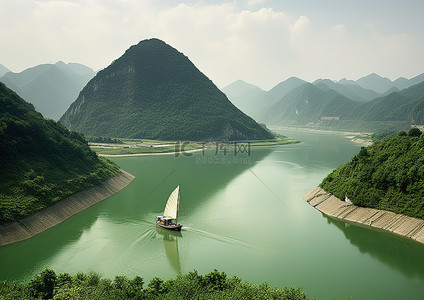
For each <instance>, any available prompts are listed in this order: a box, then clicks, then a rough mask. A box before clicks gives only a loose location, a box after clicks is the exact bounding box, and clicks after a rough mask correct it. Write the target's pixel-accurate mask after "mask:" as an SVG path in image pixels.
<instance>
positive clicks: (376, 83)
mask: <svg viewBox="0 0 424 300" xmlns="http://www.w3.org/2000/svg"><path fill="white" fill-rule="evenodd" d="M356 83H357V84H359V85H360V86H361V87H363V88H365V89H371V90H374V91H376V92H377V93H380V94H383V93H384V92H386V91H387V90H389V89H391V88H392V87H393V83H392V81H391V80H390V79H388V78H386V77H381V76H379V75H377V74H375V73H372V74H369V75H367V76H365V77H362V78H359V79H358V80H356Z"/></svg>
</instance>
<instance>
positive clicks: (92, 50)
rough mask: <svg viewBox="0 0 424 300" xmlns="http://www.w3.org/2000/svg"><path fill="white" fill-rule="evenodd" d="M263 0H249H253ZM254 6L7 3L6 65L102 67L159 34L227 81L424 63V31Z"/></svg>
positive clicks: (269, 81) (389, 69) (385, 71)
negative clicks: (353, 24)
mask: <svg viewBox="0 0 424 300" xmlns="http://www.w3.org/2000/svg"><path fill="white" fill-rule="evenodd" d="M191 2H192V3H193V1H191ZM263 3H265V4H267V3H268V2H263V1H247V2H246V7H253V8H254V7H260V6H261V4H263ZM249 5H250V6H249ZM253 8H252V9H243V10H241V9H240V8H239V6H237V4H236V1H229V2H227V3H222V4H206V3H205V2H203V1H199V2H198V3H197V4H190V5H189V4H184V3H179V4H173V2H169V3H168V4H167V5H166V6H158V5H157V1H153V0H151V1H137V0H113V1H112V0H107V1H106V0H90V1H82V0H78V1H63V0H62V1H54V0H51V1H30V0H17V1H2V2H1V3H0V34H1V36H2V47H1V48H0V63H2V64H4V65H5V66H7V67H9V68H10V69H12V70H16V71H20V70H22V69H24V68H27V67H31V66H34V65H36V64H40V63H47V62H56V61H58V60H64V61H72V62H80V63H84V64H86V65H88V66H91V67H93V68H95V69H99V68H103V67H106V66H107V65H109V64H110V63H111V62H112V61H113V60H114V59H116V58H118V57H119V56H120V55H122V54H123V53H124V51H125V50H126V49H127V48H129V47H130V46H131V45H133V44H136V43H138V42H139V41H140V40H142V39H145V38H151V37H158V38H160V39H163V40H164V41H165V42H167V43H168V44H170V45H172V46H173V47H175V48H177V49H178V50H179V51H181V52H183V53H184V54H186V55H187V56H188V57H189V58H190V59H191V60H192V61H193V63H194V64H195V65H196V66H197V67H198V68H199V69H200V70H201V71H202V72H203V73H205V74H206V75H207V76H208V77H209V78H211V79H212V80H213V81H214V82H215V83H216V84H217V85H218V86H224V85H227V84H229V83H231V82H232V81H235V80H237V79H243V80H246V81H248V82H251V83H254V84H258V85H260V86H261V87H263V88H266V89H268V88H271V87H272V86H273V85H275V84H277V83H278V82H280V81H282V80H284V79H286V78H288V77H290V76H298V77H301V78H303V79H306V80H314V79H316V78H318V77H328V78H332V79H339V78H342V77H348V78H355V77H356V78H357V77H360V76H363V75H366V74H368V73H371V72H377V73H380V74H381V75H384V76H389V77H390V76H391V77H396V76H407V77H408V76H414V75H417V74H418V73H420V70H421V72H422V71H424V62H423V60H422V59H421V53H422V52H423V50H424V43H423V40H421V39H420V37H417V36H413V35H411V34H408V33H397V34H391V33H382V31H379V30H377V29H376V28H375V27H372V26H369V27H365V26H364V24H362V26H363V27H360V28H363V29H360V30H358V28H359V27H358V28H355V31H352V30H350V28H349V27H347V26H346V25H344V24H340V23H336V24H334V25H333V26H330V27H327V28H325V27H323V26H322V25H321V24H320V25H321V26H317V22H318V21H319V20H316V19H313V18H310V17H309V16H308V15H295V14H293V13H288V12H284V11H277V10H275V9H273V8H270V7H262V8H258V9H253Z"/></svg>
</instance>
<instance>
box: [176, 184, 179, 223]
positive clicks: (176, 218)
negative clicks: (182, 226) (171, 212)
mask: <svg viewBox="0 0 424 300" xmlns="http://www.w3.org/2000/svg"><path fill="white" fill-rule="evenodd" d="M179 210H180V186H178V196H177V215H176V218H175V223H177V224H178V211H179Z"/></svg>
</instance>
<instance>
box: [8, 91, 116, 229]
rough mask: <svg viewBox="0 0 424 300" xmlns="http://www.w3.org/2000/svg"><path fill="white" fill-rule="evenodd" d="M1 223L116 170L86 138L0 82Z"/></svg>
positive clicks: (75, 190) (24, 214)
mask: <svg viewBox="0 0 424 300" xmlns="http://www.w3.org/2000/svg"><path fill="white" fill-rule="evenodd" d="M0 165H1V168H0V223H4V222H7V221H13V220H17V219H20V218H22V217H24V216H27V215H29V214H31V213H32V212H35V211H37V210H40V209H42V208H44V207H46V206H49V205H51V204H53V203H55V202H57V201H59V200H61V199H62V198H64V197H66V196H69V195H71V194H73V193H75V192H77V191H80V190H82V189H84V188H87V187H90V186H92V185H95V184H98V183H100V182H101V181H103V180H105V179H106V178H108V177H110V176H112V175H113V174H116V173H117V171H118V167H117V166H116V165H115V164H113V163H112V162H109V161H107V160H103V159H102V160H100V159H99V158H98V157H97V155H96V154H95V153H94V152H93V151H91V150H90V148H89V147H88V144H87V142H86V141H85V139H84V138H83V137H82V136H81V135H80V134H78V133H76V132H72V131H69V130H68V129H66V128H65V127H63V126H62V125H60V124H58V123H56V122H55V121H53V120H45V119H44V118H43V116H42V115H41V114H40V113H38V112H36V111H35V109H34V107H33V106H32V105H31V104H30V103H28V102H25V101H24V100H23V99H22V98H20V97H19V96H18V95H17V94H16V93H14V92H13V91H12V90H10V89H8V88H7V87H6V86H5V85H4V84H2V83H0Z"/></svg>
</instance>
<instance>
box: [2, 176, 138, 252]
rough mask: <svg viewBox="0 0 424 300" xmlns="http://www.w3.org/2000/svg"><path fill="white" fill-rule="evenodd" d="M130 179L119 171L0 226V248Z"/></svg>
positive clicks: (63, 217) (52, 223)
mask: <svg viewBox="0 0 424 300" xmlns="http://www.w3.org/2000/svg"><path fill="white" fill-rule="evenodd" d="M133 179H134V176H133V175H131V174H130V173H128V172H126V171H124V170H122V169H121V171H120V172H119V173H118V174H117V175H115V176H113V177H112V178H109V179H107V180H106V181H104V182H103V183H102V184H100V185H96V186H93V187H90V188H88V189H86V190H83V191H80V192H78V193H75V194H74V195H72V196H69V197H67V198H65V199H63V200H61V201H59V202H58V203H55V204H54V205H52V206H49V207H47V208H45V209H43V210H41V211H38V212H35V213H33V214H32V215H30V216H28V217H25V218H23V219H21V220H19V221H16V222H12V223H8V224H5V225H0V246H3V245H8V244H12V243H16V242H19V241H23V240H26V239H29V238H31V237H33V236H35V235H37V234H39V233H41V232H43V231H46V230H47V229H49V228H52V227H53V226H56V225H57V224H59V223H61V222H63V221H65V220H66V219H68V218H69V217H71V216H73V215H75V214H77V213H79V212H81V211H83V210H84V209H86V208H88V207H90V206H92V205H94V204H96V203H97V202H100V201H102V200H104V199H106V198H108V197H110V196H112V195H113V194H115V193H117V192H119V191H120V190H122V189H123V188H124V187H126V186H127V185H128V184H129V183H130V182H131V181H132V180H133Z"/></svg>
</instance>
